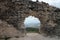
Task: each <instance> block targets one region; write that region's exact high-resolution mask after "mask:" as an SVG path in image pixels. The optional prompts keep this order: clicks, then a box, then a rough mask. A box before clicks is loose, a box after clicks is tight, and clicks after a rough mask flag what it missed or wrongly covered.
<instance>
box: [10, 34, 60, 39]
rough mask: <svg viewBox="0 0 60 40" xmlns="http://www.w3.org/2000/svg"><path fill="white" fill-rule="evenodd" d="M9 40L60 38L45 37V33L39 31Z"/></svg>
mask: <svg viewBox="0 0 60 40" xmlns="http://www.w3.org/2000/svg"><path fill="white" fill-rule="evenodd" d="M9 40H60V39H59V38H57V37H53V38H51V37H45V36H43V35H40V34H38V33H27V35H26V36H25V37H21V38H11V39H9Z"/></svg>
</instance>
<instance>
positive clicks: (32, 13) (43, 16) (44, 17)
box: [21, 11, 48, 32]
mask: <svg viewBox="0 0 60 40" xmlns="http://www.w3.org/2000/svg"><path fill="white" fill-rule="evenodd" d="M28 16H34V17H36V18H38V19H39V20H40V21H41V26H40V27H41V28H42V27H44V25H45V23H46V21H47V20H48V18H47V14H42V13H38V12H36V11H29V12H24V14H21V20H22V21H21V24H23V22H24V20H25V18H26V17H28ZM40 30H41V29H40V28H39V32H41V31H40Z"/></svg>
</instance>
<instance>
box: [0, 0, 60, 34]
mask: <svg viewBox="0 0 60 40" xmlns="http://www.w3.org/2000/svg"><path fill="white" fill-rule="evenodd" d="M28 16H35V17H37V18H39V20H40V21H41V26H40V27H41V29H40V28H39V32H41V33H46V34H53V30H56V26H57V25H59V23H60V22H59V20H60V9H59V8H56V7H52V6H49V5H48V3H44V2H32V1H23V0H0V20H3V21H6V22H7V23H8V24H10V25H13V27H14V28H16V30H18V31H20V32H21V30H22V29H23V31H24V30H25V28H24V26H23V27H22V25H24V23H23V22H24V20H25V18H26V17H28ZM52 24H53V25H52ZM58 27H59V26H58ZM46 29H47V30H46ZM45 30H46V31H45ZM48 30H49V31H48ZM51 31H52V33H51ZM58 31H59V30H58ZM54 32H55V31H54ZM56 32H57V30H56ZM56 32H55V33H56ZM23 33H24V32H23ZM57 34H58V33H57ZM22 35H23V34H22ZM55 35H56V34H55Z"/></svg>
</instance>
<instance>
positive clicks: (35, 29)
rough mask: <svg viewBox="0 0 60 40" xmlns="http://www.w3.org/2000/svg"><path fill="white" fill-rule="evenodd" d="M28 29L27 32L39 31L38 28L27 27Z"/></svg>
mask: <svg viewBox="0 0 60 40" xmlns="http://www.w3.org/2000/svg"><path fill="white" fill-rule="evenodd" d="M26 30H27V32H39V29H38V28H31V27H27V28H26Z"/></svg>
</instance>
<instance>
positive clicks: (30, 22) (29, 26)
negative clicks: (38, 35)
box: [24, 16, 41, 32]
mask: <svg viewBox="0 0 60 40" xmlns="http://www.w3.org/2000/svg"><path fill="white" fill-rule="evenodd" d="M24 25H25V28H26V31H27V32H39V28H40V25H41V21H40V20H39V19H38V18H36V17H34V16H28V17H26V18H25V20H24Z"/></svg>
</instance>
